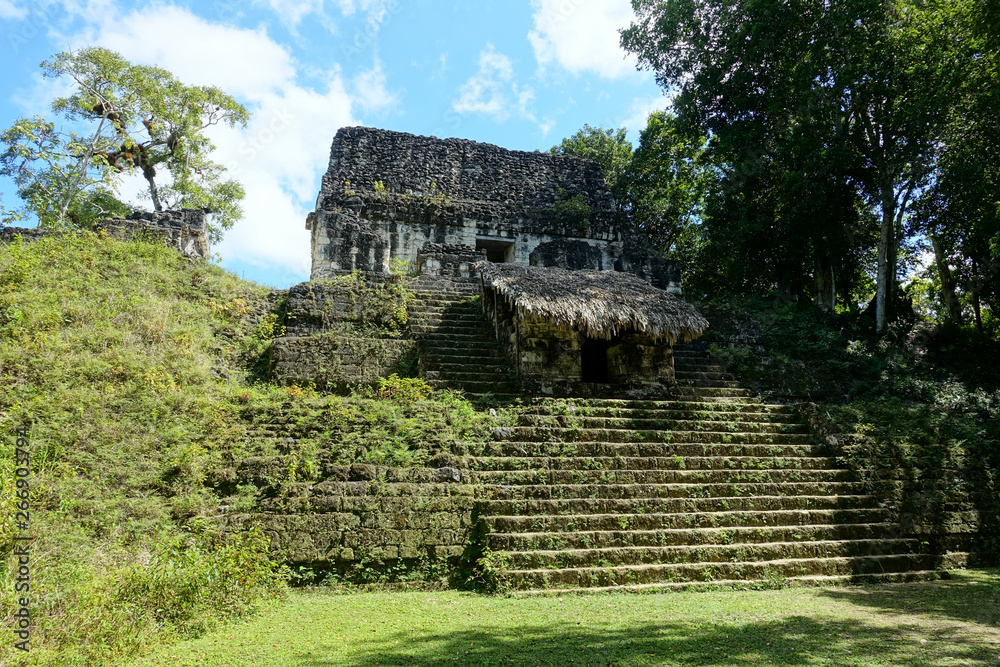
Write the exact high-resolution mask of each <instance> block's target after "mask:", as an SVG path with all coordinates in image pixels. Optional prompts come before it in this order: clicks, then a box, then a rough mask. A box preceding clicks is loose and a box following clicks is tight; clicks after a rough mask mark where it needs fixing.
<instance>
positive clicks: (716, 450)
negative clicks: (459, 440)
mask: <svg viewBox="0 0 1000 667" xmlns="http://www.w3.org/2000/svg"><path fill="white" fill-rule="evenodd" d="M828 453H829V452H828V451H827V448H826V447H825V446H823V445H743V444H723V443H701V442H696V443H676V442H675V443H664V442H642V443H639V442H517V441H504V442H492V443H488V444H487V445H486V446H485V447H484V448H483V450H482V455H483V456H497V457H501V456H516V457H522V458H523V457H529V456H561V457H568V456H626V457H647V456H652V457H675V456H680V457H685V458H686V457H731V456H751V457H797V456H806V457H822V456H827V455H828Z"/></svg>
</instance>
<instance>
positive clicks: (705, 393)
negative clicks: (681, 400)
mask: <svg viewBox="0 0 1000 667" xmlns="http://www.w3.org/2000/svg"><path fill="white" fill-rule="evenodd" d="M675 393H676V395H677V396H681V397H686V396H698V397H719V398H749V397H751V396H754V393H753V392H752V391H750V390H749V389H741V388H739V387H726V388H719V389H717V388H712V387H677V389H676V390H675Z"/></svg>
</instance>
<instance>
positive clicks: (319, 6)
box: [0, 0, 400, 29]
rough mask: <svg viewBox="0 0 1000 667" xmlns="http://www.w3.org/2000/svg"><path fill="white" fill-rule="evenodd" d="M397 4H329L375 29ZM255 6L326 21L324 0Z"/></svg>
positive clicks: (339, 0) (356, 0)
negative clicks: (363, 17)
mask: <svg viewBox="0 0 1000 667" xmlns="http://www.w3.org/2000/svg"><path fill="white" fill-rule="evenodd" d="M3 1H4V0H0V2H3ZM399 3H400V0H331V2H330V3H329V4H331V5H335V6H336V7H337V9H338V10H339V11H340V13H341V14H343V15H344V16H350V15H352V14H354V13H355V12H358V11H362V12H367V14H368V20H369V21H370V22H371V23H372V24H373V25H374V26H375V27H376V28H377V27H378V26H379V25H380V24H381V23H382V22H383V21H384V20H385V17H386V14H388V13H389V12H393V13H396V12H398V11H399ZM255 4H266V5H267V6H268V7H270V8H271V9H272V10H273V11H274V13H275V14H277V15H278V16H279V17H280V18H281V20H282V22H284V23H285V25H287V26H288V27H289V28H292V29H294V28H295V27H296V26H298V25H299V24H300V23H302V19H304V18H305V17H306V16H309V15H312V14H315V15H317V16H319V17H321V19H324V20H325V19H326V4H327V3H326V2H325V0H255Z"/></svg>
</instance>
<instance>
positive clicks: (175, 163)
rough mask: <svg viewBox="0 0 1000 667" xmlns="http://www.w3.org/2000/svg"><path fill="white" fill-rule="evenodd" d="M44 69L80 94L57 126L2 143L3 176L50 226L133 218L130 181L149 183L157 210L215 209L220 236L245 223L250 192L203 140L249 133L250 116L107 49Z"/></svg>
mask: <svg viewBox="0 0 1000 667" xmlns="http://www.w3.org/2000/svg"><path fill="white" fill-rule="evenodd" d="M41 67H42V73H43V75H44V76H46V77H49V78H60V79H65V80H69V81H70V82H71V83H72V86H73V91H72V93H71V94H70V95H68V96H66V97H60V98H57V99H55V100H54V101H53V102H52V111H53V112H54V113H55V114H56V115H57V116H58V117H59V121H58V122H55V121H53V120H49V119H46V118H43V117H34V118H21V119H19V120H18V121H16V122H15V123H14V125H13V126H11V127H10V128H8V129H7V130H5V131H4V132H3V133H2V135H0V142H2V143H3V144H4V147H5V149H4V152H3V153H2V155H0V173H3V174H4V175H7V176H10V177H11V178H12V179H13V180H14V181H15V183H16V184H17V186H18V194H19V195H20V196H21V198H22V200H23V201H24V202H25V204H26V206H27V208H28V210H29V211H31V212H32V213H34V214H35V215H37V216H38V219H39V224H41V225H42V226H43V227H62V226H86V225H88V224H90V223H91V222H93V221H94V220H96V219H99V218H102V217H107V216H109V215H121V214H122V213H124V212H126V211H127V206H126V205H125V204H124V203H123V202H122V201H121V200H120V196H119V190H120V186H121V184H122V182H123V178H124V176H126V175H131V174H136V175H141V176H142V178H143V179H144V180H145V181H146V196H147V198H148V199H149V201H150V203H151V205H152V207H153V209H154V210H157V211H160V210H164V209H175V208H185V207H186V208H205V209H207V210H208V211H209V213H210V214H211V215H210V222H209V225H210V231H211V232H212V234H213V236H216V237H217V236H218V235H219V234H220V233H221V230H222V229H227V228H229V227H231V226H232V225H233V224H234V223H235V222H236V220H238V219H239V218H240V217H241V216H242V211H241V209H240V201H241V200H242V198H243V195H244V192H243V188H242V186H241V185H240V184H239V183H237V182H236V181H234V180H225V179H224V176H225V170H224V169H223V167H222V166H221V165H219V164H217V163H215V162H213V161H212V160H211V154H212V151H213V150H214V149H215V146H214V144H213V143H212V141H211V139H210V138H209V137H208V136H207V134H206V132H205V130H207V129H208V128H210V127H212V126H215V125H226V126H229V127H234V126H245V125H246V123H247V120H248V119H249V112H248V111H247V110H246V108H244V107H243V106H242V105H241V104H239V103H237V102H236V101H235V100H233V98H232V97H230V96H229V95H227V94H226V93H225V92H223V91H222V90H220V89H219V88H215V87H211V86H189V85H185V84H183V83H181V82H180V81H178V80H177V79H176V78H175V77H174V76H173V75H172V74H170V73H169V72H167V71H166V70H164V69H161V68H158V67H149V66H144V65H136V64H133V63H130V62H128V61H127V60H126V59H124V58H123V57H122V56H120V55H119V54H117V53H115V52H113V51H109V50H107V49H103V48H84V49H81V50H79V51H72V52H62V53H58V54H56V55H55V56H53V57H52V58H51V59H49V60H47V61H45V62H43V63H42V65H41Z"/></svg>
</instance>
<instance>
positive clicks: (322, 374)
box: [271, 333, 419, 391]
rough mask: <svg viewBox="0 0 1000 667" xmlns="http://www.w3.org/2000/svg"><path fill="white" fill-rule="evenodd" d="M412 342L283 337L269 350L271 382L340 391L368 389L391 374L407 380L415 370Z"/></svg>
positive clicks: (333, 336) (330, 335)
mask: <svg viewBox="0 0 1000 667" xmlns="http://www.w3.org/2000/svg"><path fill="white" fill-rule="evenodd" d="M418 354H419V353H418V351H417V343H416V341H413V340H393V339H380V338H359V337H350V336H345V335H344V334H342V333H324V334H314V335H312V336H286V337H283V338H278V339H276V340H275V341H274V343H273V347H272V349H271V379H272V380H273V381H274V382H277V383H278V384H285V385H290V384H297V385H300V386H306V385H309V384H315V386H316V387H317V388H318V389H324V390H330V391H343V390H346V389H349V388H350V387H351V386H352V385H357V384H363V385H372V384H375V383H376V382H378V380H379V379H380V378H385V377H388V376H390V375H392V374H393V373H396V374H398V375H403V376H407V375H409V374H410V372H409V371H411V369H413V368H414V367H415V366H416V361H417V358H418Z"/></svg>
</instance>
